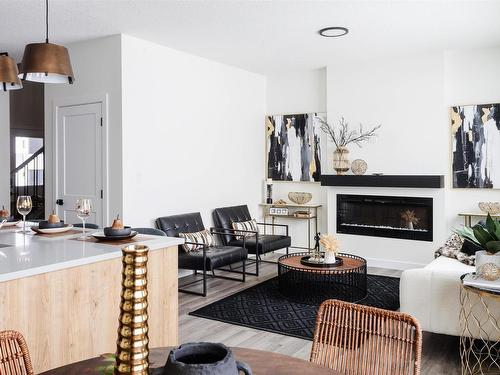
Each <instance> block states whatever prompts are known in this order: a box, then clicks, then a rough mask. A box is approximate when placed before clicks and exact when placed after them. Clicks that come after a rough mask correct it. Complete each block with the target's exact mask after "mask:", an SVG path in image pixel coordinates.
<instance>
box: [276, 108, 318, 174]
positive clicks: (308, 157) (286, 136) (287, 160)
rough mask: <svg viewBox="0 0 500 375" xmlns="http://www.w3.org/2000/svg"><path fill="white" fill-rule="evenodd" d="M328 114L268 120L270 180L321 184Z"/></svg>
mask: <svg viewBox="0 0 500 375" xmlns="http://www.w3.org/2000/svg"><path fill="white" fill-rule="evenodd" d="M318 118H320V119H322V120H325V121H326V114H325V113H303V114H291V115H271V116H267V117H266V166H267V178H270V179H272V180H275V181H305V182H319V181H320V177H321V167H322V164H321V150H322V143H323V140H322V139H323V133H322V131H321V129H320V122H319V119H318Z"/></svg>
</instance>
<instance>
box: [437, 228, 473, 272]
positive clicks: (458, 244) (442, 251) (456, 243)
mask: <svg viewBox="0 0 500 375" xmlns="http://www.w3.org/2000/svg"><path fill="white" fill-rule="evenodd" d="M463 244H464V239H463V238H462V237H460V236H459V235H458V234H456V233H453V234H452V235H451V236H450V237H449V238H448V239H447V240H446V242H445V243H444V245H443V246H441V247H440V248H439V249H437V250H436V252H435V253H434V256H435V257H436V258H437V257H440V256H445V257H448V258H452V259H457V260H458V261H459V262H462V263H464V264H467V265H470V266H473V265H474V263H475V259H476V256H475V255H468V254H465V253H462V251H461V250H462V246H463Z"/></svg>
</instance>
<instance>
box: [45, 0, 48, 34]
mask: <svg viewBox="0 0 500 375" xmlns="http://www.w3.org/2000/svg"><path fill="white" fill-rule="evenodd" d="M48 42H49V0H45V43H48Z"/></svg>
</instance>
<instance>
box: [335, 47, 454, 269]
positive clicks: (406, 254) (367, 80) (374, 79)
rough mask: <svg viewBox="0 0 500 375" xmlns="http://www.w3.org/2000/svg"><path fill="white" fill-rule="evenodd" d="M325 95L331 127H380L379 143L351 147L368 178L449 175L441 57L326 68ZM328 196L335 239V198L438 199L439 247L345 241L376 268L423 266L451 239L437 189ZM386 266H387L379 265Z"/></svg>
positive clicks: (346, 238)
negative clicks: (341, 121) (340, 122)
mask: <svg viewBox="0 0 500 375" xmlns="http://www.w3.org/2000/svg"><path fill="white" fill-rule="evenodd" d="M327 89H328V98H327V101H328V119H329V121H331V122H335V121H338V119H339V118H340V117H341V116H344V117H345V119H346V120H347V121H348V122H349V123H350V124H351V126H354V127H357V126H358V124H359V123H363V125H364V126H365V127H366V128H368V127H371V126H373V125H378V124H382V129H381V130H380V131H379V137H378V138H376V139H374V140H373V141H370V142H369V143H365V144H363V147H362V148H358V147H357V146H356V145H351V146H350V147H349V150H350V151H351V154H350V159H351V160H354V159H356V158H361V159H364V160H366V162H367V163H368V170H367V173H368V174H370V173H374V172H382V173H384V174H439V175H444V174H446V172H447V166H448V160H449V154H448V152H449V150H448V144H449V141H448V129H447V117H446V116H447V109H446V107H445V106H444V104H443V59H442V56H441V54H434V55H424V56H413V57H411V58H405V59H400V60H396V59H386V60H377V61H370V62H365V63H357V64H353V63H351V64H349V65H332V66H328V72H327ZM332 149H333V148H332ZM327 189H328V190H329V191H330V195H329V197H330V202H329V207H330V210H331V212H330V215H329V231H330V232H334V231H335V225H336V224H335V212H334V211H335V194H334V193H351V194H352V193H357V194H374V195H410V196H422V197H429V196H430V197H433V198H434V210H435V213H436V214H437V215H434V219H435V220H434V242H423V241H408V240H398V239H387V238H377V237H363V236H353V235H339V237H340V239H341V241H342V244H343V247H344V249H346V250H347V251H349V252H353V253H356V254H359V255H361V256H364V257H366V258H369V260H372V262H371V264H372V265H374V264H376V265H385V266H389V267H390V266H392V267H398V268H400V267H406V266H413V265H416V264H425V263H427V262H428V261H430V260H431V259H432V255H433V251H434V249H435V248H436V247H437V246H438V244H439V243H440V242H442V240H443V238H444V237H445V236H446V230H445V225H444V218H443V217H440V215H439V213H441V212H442V211H443V210H444V206H445V200H444V195H443V194H442V193H440V192H439V190H436V191H433V190H430V191H429V190H428V189H425V190H410V189H392V190H388V189H359V188H357V189H340V188H327ZM380 259H383V260H384V261H386V264H380V263H379V262H374V261H373V260H380ZM405 263H408V264H405ZM369 264H370V262H369Z"/></svg>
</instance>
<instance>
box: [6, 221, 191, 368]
mask: <svg viewBox="0 0 500 375" xmlns="http://www.w3.org/2000/svg"><path fill="white" fill-rule="evenodd" d="M17 230H18V228H15V229H0V330H8V329H13V330H17V331H20V332H21V333H22V334H23V335H24V336H25V338H26V341H27V343H28V347H29V350H30V354H31V359H32V362H33V365H34V368H35V372H36V373H39V372H42V371H46V370H49V369H52V368H55V367H59V366H63V365H65V364H68V363H73V362H76V361H81V360H83V359H86V358H89V357H95V356H98V355H100V354H102V353H114V352H115V350H116V339H117V328H118V315H119V304H120V291H121V285H120V283H121V269H122V262H121V247H123V246H124V245H123V244H121V245H113V244H108V243H95V242H87V241H78V240H76V237H78V236H79V235H80V234H75V233H73V234H70V235H65V236H57V237H51V236H41V235H34V234H26V235H23V234H21V233H18V232H17ZM134 243H135V244H141V245H146V246H148V247H149V248H150V252H149V260H148V295H149V297H148V302H149V307H148V315H149V340H150V347H159V346H173V345H177V344H178V296H177V247H178V245H179V244H180V243H182V240H181V239H179V238H171V237H158V236H148V235H141V234H140V235H138V236H137V237H136V238H134Z"/></svg>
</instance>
